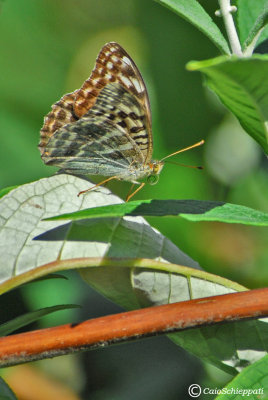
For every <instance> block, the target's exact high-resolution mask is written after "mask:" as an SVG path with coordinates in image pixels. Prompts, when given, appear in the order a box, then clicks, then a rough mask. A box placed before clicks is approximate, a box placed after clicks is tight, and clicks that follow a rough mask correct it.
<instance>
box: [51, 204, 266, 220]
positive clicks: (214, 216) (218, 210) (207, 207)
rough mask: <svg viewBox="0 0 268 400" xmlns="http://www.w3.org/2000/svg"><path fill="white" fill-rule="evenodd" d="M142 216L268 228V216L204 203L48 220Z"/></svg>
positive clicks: (116, 208)
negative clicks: (171, 217)
mask: <svg viewBox="0 0 268 400" xmlns="http://www.w3.org/2000/svg"><path fill="white" fill-rule="evenodd" d="M124 215H133V216H137V215H142V216H165V215H174V216H180V217H183V218H185V219H188V220H189V221H219V222H227V223H236V224H245V225H258V226H268V213H264V212H262V211H258V210H254V209H252V208H249V207H245V206H240V205H237V204H230V203H224V202H220V201H202V200H135V201H131V202H129V203H122V204H112V205H109V206H102V207H92V208H87V209H85V210H81V211H77V212H74V213H68V214H62V215H58V216H55V217H51V218H47V219H46V220H48V221H55V220H64V219H65V220H72V221H75V220H81V219H90V218H107V217H122V216H124Z"/></svg>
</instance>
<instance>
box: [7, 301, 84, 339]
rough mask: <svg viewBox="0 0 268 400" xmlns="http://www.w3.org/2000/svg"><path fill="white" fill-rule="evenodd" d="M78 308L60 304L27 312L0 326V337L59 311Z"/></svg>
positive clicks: (73, 305) (72, 305)
mask: <svg viewBox="0 0 268 400" xmlns="http://www.w3.org/2000/svg"><path fill="white" fill-rule="evenodd" d="M79 307H80V306H78V305H75V304H62V305H58V306H52V307H46V308H41V309H39V310H35V311H31V312H28V313H26V314H24V315H20V316H19V317H16V318H14V319H12V320H10V321H8V322H5V323H4V324H2V325H0V336H6V335H9V334H10V333H11V332H14V331H16V330H17V329H20V328H22V327H23V326H26V325H29V324H31V323H32V322H35V321H37V320H38V319H40V318H42V317H44V316H45V315H48V314H51V313H53V312H55V311H59V310H68V309H70V308H79Z"/></svg>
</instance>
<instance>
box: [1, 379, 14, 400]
mask: <svg viewBox="0 0 268 400" xmlns="http://www.w3.org/2000/svg"><path fill="white" fill-rule="evenodd" d="M0 400H17V397H16V396H15V394H14V393H13V392H12V390H11V389H10V387H9V386H8V384H7V383H6V382H5V381H4V379H2V378H1V376H0Z"/></svg>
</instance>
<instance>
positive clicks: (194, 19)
mask: <svg viewBox="0 0 268 400" xmlns="http://www.w3.org/2000/svg"><path fill="white" fill-rule="evenodd" d="M156 1H157V2H158V3H160V4H162V5H163V6H165V7H167V8H169V9H170V10H171V11H173V12H175V13H176V14H178V15H179V16H180V17H182V18H184V19H186V20H187V21H189V22H190V23H191V24H193V25H194V26H195V27H196V28H198V29H199V30H200V31H201V32H203V33H204V34H205V35H206V36H207V37H208V38H209V39H210V40H211V41H212V42H213V43H214V44H215V45H216V46H217V47H218V49H219V50H220V51H221V52H222V53H225V54H229V53H230V51H229V46H228V43H227V41H226V40H225V38H224V36H223V35H222V33H221V31H220V30H219V28H218V26H217V25H216V24H215V23H214V22H213V20H212V19H211V18H210V16H209V15H208V14H207V13H206V11H205V10H204V8H203V7H202V6H201V5H200V4H199V3H198V2H197V1H196V0H187V1H185V0H156Z"/></svg>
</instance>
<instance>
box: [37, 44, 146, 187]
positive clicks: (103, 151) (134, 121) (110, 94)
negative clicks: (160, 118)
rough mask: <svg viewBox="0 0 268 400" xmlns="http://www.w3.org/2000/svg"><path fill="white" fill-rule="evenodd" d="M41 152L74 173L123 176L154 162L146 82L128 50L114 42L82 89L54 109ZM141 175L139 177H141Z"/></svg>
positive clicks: (45, 126)
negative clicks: (152, 160) (131, 170)
mask: <svg viewBox="0 0 268 400" xmlns="http://www.w3.org/2000/svg"><path fill="white" fill-rule="evenodd" d="M39 148H40V151H41V154H42V158H43V160H44V161H45V163H47V164H51V165H58V166H60V167H61V168H63V169H65V170H66V171H69V172H79V173H86V174H101V175H109V176H110V175H117V176H118V177H122V178H123V179H126V180H131V177H130V176H129V177H128V175H129V168H130V166H131V168H132V169H133V168H134V169H142V167H143V166H144V165H146V164H147V163H148V162H150V161H151V156H152V133H151V113H150V105H149V99H148V94H147V91H146V87H145V84H144V82H143V79H142V77H141V75H140V73H139V71H138V68H137V67H136V65H135V63H134V62H133V61H132V60H131V58H130V57H129V56H128V54H127V53H126V52H125V50H124V49H122V47H121V46H120V45H118V44H117V43H108V44H106V45H105V46H104V47H103V48H102V50H101V51H100V53H99V55H98V58H97V60H96V65H95V68H94V70H93V71H92V74H91V76H90V78H89V79H88V80H86V81H85V82H84V84H83V86H82V87H81V89H79V90H77V91H75V92H74V93H71V94H68V95H65V96H64V97H63V98H62V99H61V100H60V101H59V102H58V103H56V104H55V105H54V106H53V107H52V111H51V112H50V113H49V114H48V115H47V117H46V118H45V123H44V126H43V128H42V130H41V141H40V144H39ZM137 176H138V174H137Z"/></svg>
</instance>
